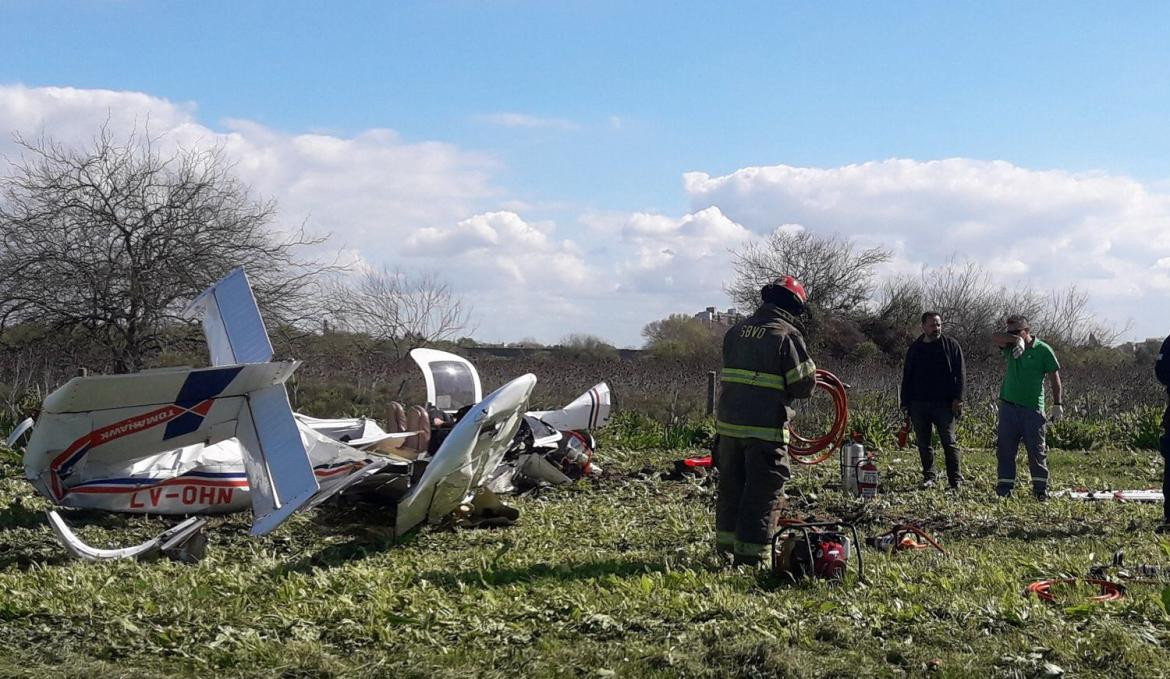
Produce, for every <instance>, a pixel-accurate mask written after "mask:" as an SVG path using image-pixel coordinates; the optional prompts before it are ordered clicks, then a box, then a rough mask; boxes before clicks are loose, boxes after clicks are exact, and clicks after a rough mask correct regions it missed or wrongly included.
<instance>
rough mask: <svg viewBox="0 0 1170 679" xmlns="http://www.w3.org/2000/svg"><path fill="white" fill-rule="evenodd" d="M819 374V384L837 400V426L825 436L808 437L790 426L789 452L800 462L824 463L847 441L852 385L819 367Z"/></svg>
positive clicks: (834, 415) (835, 402) (835, 422)
mask: <svg viewBox="0 0 1170 679" xmlns="http://www.w3.org/2000/svg"><path fill="white" fill-rule="evenodd" d="M816 376H817V382H816V386H817V387H819V388H821V389H823V390H824V391H827V392H828V393H829V396H830V397H831V398H832V399H833V426H832V427H830V428H829V431H828V432H826V433H825V434H824V435H823V436H819V437H817V438H805V437H803V436H801V435H800V434H799V433H798V432H797V431H796V428H795V427H793V426H792V425H791V424H789V425H788V433H789V442H788V453H789V455H790V456H791V457H792V459H793V460H794V461H796V462H798V463H800V464H820V463H821V462H824V461H825V460H827V459H829V458H830V457H832V455H833V453H835V452H836V451H837V448H839V447H840V446H841V442H842V441H843V440H845V427H846V426H847V425H848V424H849V396H848V395H847V394H846V393H845V391H846V389H847V388H848V387H847V386H846V385H845V383H844V382H842V381H841V378H839V377H837V376H836V375H834V374H833V373H831V372H829V371H828V370H821V369H820V368H817V373H816Z"/></svg>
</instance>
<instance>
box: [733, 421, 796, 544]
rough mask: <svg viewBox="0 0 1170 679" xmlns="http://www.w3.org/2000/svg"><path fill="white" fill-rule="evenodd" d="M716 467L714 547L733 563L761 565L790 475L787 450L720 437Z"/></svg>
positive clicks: (776, 445) (766, 443) (756, 441)
mask: <svg viewBox="0 0 1170 679" xmlns="http://www.w3.org/2000/svg"><path fill="white" fill-rule="evenodd" d="M715 465H716V466H717V467H718V468H719V493H718V496H717V498H716V500H715V542H716V547H717V548H719V549H721V550H724V551H731V552H734V554H735V555H736V556H737V557H744V558H747V559H763V558H764V557H765V556H767V554H768V549H769V547H770V545H771V540H772V532H773V530H774V529H775V525H776V503H777V502H778V501H779V500H780V496H781V494H782V491H783V490H784V484H785V482H787V481H788V479H789V477H790V475H791V473H790V471H789V469H788V447H787V446H786V445H785V444H783V443H776V442H774V441H762V440H760V439H752V438H736V437H734V436H723V435H720V436H719V444H718V446H717V447H716V449H715Z"/></svg>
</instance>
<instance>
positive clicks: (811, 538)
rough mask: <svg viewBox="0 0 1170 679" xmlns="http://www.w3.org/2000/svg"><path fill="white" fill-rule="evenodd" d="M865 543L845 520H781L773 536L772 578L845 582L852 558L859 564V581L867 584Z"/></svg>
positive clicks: (853, 527) (855, 529) (854, 528)
mask: <svg viewBox="0 0 1170 679" xmlns="http://www.w3.org/2000/svg"><path fill="white" fill-rule="evenodd" d="M860 545H861V540H860V537H859V536H858V533H857V528H856V527H855V526H854V525H853V524H851V523H847V522H845V521H832V520H830V521H796V520H792V519H781V520H780V528H779V529H778V530H777V531H776V533H775V534H774V535H772V575H773V576H775V577H779V578H787V579H791V580H792V581H794V582H795V581H798V580H803V579H805V578H823V579H827V580H841V579H843V578H844V577H845V571H846V570H847V569H848V568H849V561H850V559H852V560H854V561H856V562H857V580H858V581H859V582H861V581H864V579H865V571H864V568H865V566H864V563H863V557H862V555H861V549H860Z"/></svg>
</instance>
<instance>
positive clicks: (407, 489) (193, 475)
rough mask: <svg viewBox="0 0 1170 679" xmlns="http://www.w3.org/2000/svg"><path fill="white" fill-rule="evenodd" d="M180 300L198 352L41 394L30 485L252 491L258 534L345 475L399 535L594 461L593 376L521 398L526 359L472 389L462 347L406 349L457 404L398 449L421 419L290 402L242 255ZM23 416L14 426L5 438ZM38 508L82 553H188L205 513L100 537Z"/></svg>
mask: <svg viewBox="0 0 1170 679" xmlns="http://www.w3.org/2000/svg"><path fill="white" fill-rule="evenodd" d="M187 316H188V317H190V318H195V317H201V319H202V323H203V328H204V333H205V335H206V338H207V344H208V349H209V354H210V357H211V364H212V365H211V367H209V368H202V369H188V368H175V369H165V370H154V371H144V372H140V373H135V374H130V375H108V376H94V377H77V378H74V379H72V380H70V381H69V382H68V383H66V384H65V385H64V386H63V387H61V388H60V389H58V390H56V391H54V392H53V393H51V394H50V395H49V396H48V397H47V398H46V399H45V402H44V404H43V406H42V409H41V413H40V415H39V416H38V419H37V421H36V423H35V426H33V427H32V433H31V435H30V437H29V441H28V445H27V447H26V449H25V453H24V465H25V474H26V477H27V478H28V480H29V481H30V482H31V483H32V484H33V485H34V487H36V489H37V491H38V492H40V493H41V494H42V495H44V496H45V497H47V498H49V499H50V500H51V501H53V502H54V503H55V504H57V505H59V506H63V507H72V508H88V509H99V510H107V511H116V512H133V513H148V514H162V515H207V514H221V513H229V512H236V511H241V510H244V509H247V508H248V507H249V506H250V507H251V509H252V515H253V523H252V531H251V532H252V534H253V535H262V534H264V533H267V532H269V531H271V530H273V529H274V528H276V527H277V526H279V525H280V524H281V523H282V522H283V521H285V520H286V519H287V518H288V517H289V516H291V515H292V514H293V513H295V512H297V511H298V510H301V509H306V508H310V507H313V506H316V505H318V504H320V503H321V502H323V501H325V500H327V499H329V498H330V497H333V496H335V495H337V494H339V493H341V492H343V491H346V492H347V493H353V494H356V495H358V496H359V497H366V496H369V497H372V498H375V499H377V500H380V501H389V502H390V503H391V506H393V507H395V508H396V513H395V532H396V534H398V535H402V534H404V533H406V532H407V531H409V530H411V529H413V528H415V527H416V526H418V525H420V524H422V523H425V522H432V523H434V522H438V521H441V520H442V519H443V518H444V517H446V516H447V515H449V514H451V513H452V512H454V511H456V510H458V509H460V508H461V507H462V508H466V507H469V506H479V507H485V508H487V509H488V511H489V512H490V511H491V510H492V509H496V510H499V509H500V507H501V506H500V505H499V504H498V502H496V501H495V499H494V496H493V495H492V490H495V491H496V492H503V491H507V490H511V489H513V488H514V487H515V486H516V481H517V480H518V479H525V480H526V481H527V482H528V483H538V482H542V481H543V482H548V483H557V482H562V480H563V481H568V480H569V475H567V474H565V473H564V472H566V471H574V470H575V471H577V472H578V474H577V475H581V474H588V473H591V472H593V473H595V472H596V470H595V469H593V468H592V467H593V465H591V458H592V443H593V442H592V439H591V438H590V436H589V434H588V431H589V430H590V429H593V428H596V427H598V426H601V425H602V424H604V423H605V422H606V420H607V419H608V416H609V410H610V393H609V389H608V387H607V386H606V385H605V383H601V384H598V385H597V386H595V387H593V388H592V389H590V390H589V391H588V392H586V393H585V394H583V395H582V396H581V397H580V398H578V399H576V400H575V401H573V402H572V403H570V404H569V405H568V406H566V407H565V408H563V409H561V410H556V411H539V412H533V413H525V412H524V411H525V408H526V407H527V405H528V400H529V398H530V396H531V394H532V389H533V387H534V386H535V385H536V377H535V376H534V375H531V374H527V375H522V376H521V377H518V378H516V379H514V380H512V381H510V382H508V383H507V384H505V385H504V386H502V387H500V388H499V389H497V390H496V391H494V392H492V393H491V394H489V395H488V396H487V397H486V398H485V397H483V396H482V390H481V385H480V381H479V375H478V374H477V372H476V371H475V368H474V366H472V365H471V363H470V362H468V361H467V360H466V359H463V358H462V357H459V356H455V355H453V354H448V353H445V352H441V351H435V350H431V349H416V350H414V351H413V352H411V356H412V358H414V360H415V362H416V363H418V365H419V366H420V367H421V368H422V369H423V374H424V377H425V380H426V387H427V400H428V402H429V403H431V404H433V405H434V406H435V407H437V408H438V409H439V410H441V411H442V412H443V413H444V414H445V415H446V416H447V419H449V420H453V418H452V417H451V416H453V415H454V414H455V413H457V412H458V413H460V414H461V415H462V416H461V417H459V419H458V420H457V421H453V423H452V424H451V425H450V427H449V428H443V429H442V430H441V431H436V432H435V435H436V438H438V435H440V434H442V435H443V436H442V441H441V444H440V445H438V446H437V448H436V449H435V450H431V451H426V450H423V451H417V450H414V451H407V450H406V449H405V448H402V447H401V446H402V444H403V443H404V442H406V441H407V440H410V439H412V437H413V438H414V439H415V440H417V438H418V434H419V432H418V431H400V432H391V433H387V432H386V431H385V430H383V429H382V428H381V427H379V426H378V425H377V424H376V423H375V422H374V421H372V420H369V419H366V418H352V419H333V420H324V419H317V418H312V417H308V416H305V415H301V414H297V413H293V412H292V409H291V407H290V405H289V401H288V397H287V394H286V392H285V388H284V382H285V381H286V380H287V379H288V378H289V376H290V375H292V373H293V372H294V371H295V370H296V368H297V366H298V365H299V363H298V362H296V361H285V362H274V361H272V355H273V351H272V345H271V343H270V342H269V339H268V335H267V333H266V331H265V329H264V324H263V321H262V320H261V318H260V313H259V309H258V308H257V306H256V301H255V298H254V297H253V295H252V291H251V288H250V287H249V285H248V280H247V276H246V274H245V273H244V271H243V270H242V269H236V270H234V271H233V272H231V273H230V274H228V275H227V276H226V277H224V278H223V279H222V280H220V281H219V282H218V283H216V284H215V285H213V286H212V287H211V288H209V289H208V290H207V291H205V292H204V293H203V294H202V295H200V296H199V297H198V298H197V299H196V300H195V301H194V302H192V303H191V305H190V306H189V307H188V310H187ZM460 411H462V412H460ZM30 424H31V423H27V422H26V423H22V426H20V427H18V428H17V429H16V430H14V432H13V433H12V436H11V437H10V439H9V443H10V445H12V444H14V443H15V442H16V441H17V440H19V439H20V438H21V437H22V436H23V434H24V433H25V431H26V430H27V429H28V428H29V426H30ZM428 428H429V422H428ZM562 432H564V433H562ZM427 433H428V434H430V432H427ZM550 460H552V462H550ZM489 481H490V482H491V489H492V490H489V488H488V486H487V484H488V482H489ZM504 514H505V515H507V513H506V512H504ZM511 518H514V516H512V517H511ZM49 520H50V526H51V527H52V528H53V530H54V531H55V533H56V534H57V535H58V537H59V538H60V540H61V542H62V544H63V545H65V547H66V549H68V550H69V551H70V553H72V554H73V555H75V556H78V557H80V558H84V559H91V560H95V559H112V558H126V557H139V558H142V557H145V556H152V555H156V554H159V553H163V554H167V555H170V556H174V557H176V558H185V559H191V558H197V557H198V554H199V552H200V551H201V545H202V541H203V536H202V529H203V526H204V523H205V522H206V518H205V517H202V516H195V517H193V518H190V519H188V520H187V521H184V522H183V523H181V524H179V525H177V526H175V527H173V528H171V529H170V530H168V531H166V532H164V533H163V534H162V535H160V536H159V537H157V538H155V539H154V540H151V541H148V542H146V543H143V544H141V545H136V546H133V547H129V548H125V549H114V550H105V549H97V548H93V547H90V546H88V545H86V544H84V543H83V542H82V541H81V540H80V539H79V538H78V537H77V536H76V535H75V534H74V533H73V532H72V531H71V530H70V529H69V527H68V526H67V525H66V523H65V522H64V520H62V519H61V517H60V516H59V515H58V514H57V513H56V512H55V511H52V510H50V511H49Z"/></svg>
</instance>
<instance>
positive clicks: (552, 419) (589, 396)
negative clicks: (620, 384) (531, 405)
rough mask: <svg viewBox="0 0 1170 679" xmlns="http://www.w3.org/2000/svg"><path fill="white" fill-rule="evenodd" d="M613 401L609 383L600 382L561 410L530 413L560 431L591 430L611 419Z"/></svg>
mask: <svg viewBox="0 0 1170 679" xmlns="http://www.w3.org/2000/svg"><path fill="white" fill-rule="evenodd" d="M612 402H613V397H612V395H611V394H610V391H609V385H608V384H606V383H605V382H600V383H598V384H595V385H594V386H593V387H592V388H591V389H589V391H587V392H585V393H584V394H581V395H580V396H578V397H577V398H575V399H573V402H572V403H570V404H569V405H567V406H565V407H564V408H561V409H560V410H540V411H535V412H531V413H528V414H529V415H532V416H533V417H538V418H540V419H542V420H544V421H545V422H547V423H548V424H549V425H551V426H553V427H555V428H556V429H559V430H560V431H574V430H591V429H596V428H598V427H600V426H602V425H603V424H605V423H606V422H608V421H609V411H610V407H611V405H612Z"/></svg>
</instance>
